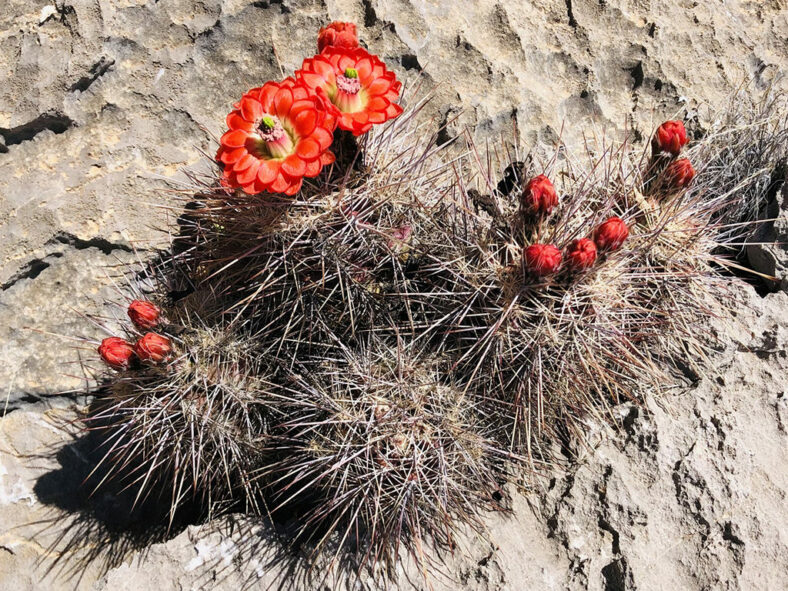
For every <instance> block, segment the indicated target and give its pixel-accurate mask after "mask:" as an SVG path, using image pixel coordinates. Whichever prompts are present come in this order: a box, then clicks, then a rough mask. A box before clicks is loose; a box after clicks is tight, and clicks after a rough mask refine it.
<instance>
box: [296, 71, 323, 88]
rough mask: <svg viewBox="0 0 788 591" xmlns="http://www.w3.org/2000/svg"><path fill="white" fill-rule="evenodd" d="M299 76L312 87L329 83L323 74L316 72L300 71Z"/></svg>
mask: <svg viewBox="0 0 788 591" xmlns="http://www.w3.org/2000/svg"><path fill="white" fill-rule="evenodd" d="M298 77H299V78H301V79H302V80H303V81H304V83H305V84H307V85H308V86H310V87H311V88H319V87H321V86H325V85H326V84H328V82H327V81H326V79H325V78H324V77H323V76H322V75H320V74H316V73H315V72H305V71H300V72H299V76H298Z"/></svg>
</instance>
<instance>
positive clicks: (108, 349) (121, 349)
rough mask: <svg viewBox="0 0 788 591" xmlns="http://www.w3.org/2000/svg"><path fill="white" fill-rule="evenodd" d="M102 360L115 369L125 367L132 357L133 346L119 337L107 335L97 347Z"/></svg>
mask: <svg viewBox="0 0 788 591" xmlns="http://www.w3.org/2000/svg"><path fill="white" fill-rule="evenodd" d="M98 352H99V355H101V358H102V359H103V360H104V362H105V363H106V364H107V365H109V366H111V367H114V368H116V369H126V368H127V367H128V366H129V363H130V362H131V359H132V358H133V357H134V347H133V346H132V345H131V343H129V342H127V341H124V340H123V339H122V338H120V337H108V338H106V339H104V340H103V341H101V345H99V348H98Z"/></svg>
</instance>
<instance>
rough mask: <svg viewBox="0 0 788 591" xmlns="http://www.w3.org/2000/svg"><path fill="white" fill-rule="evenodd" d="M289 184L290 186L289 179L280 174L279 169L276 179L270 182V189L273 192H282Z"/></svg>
mask: <svg viewBox="0 0 788 591" xmlns="http://www.w3.org/2000/svg"><path fill="white" fill-rule="evenodd" d="M289 186H290V180H288V179H287V178H286V177H285V176H284V175H283V174H282V171H279V174H278V175H277V176H276V180H274V182H273V183H271V190H272V191H273V192H274V193H284V192H285V191H286V190H287V188H288V187H289Z"/></svg>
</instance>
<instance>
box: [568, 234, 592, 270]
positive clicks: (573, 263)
mask: <svg viewBox="0 0 788 591" xmlns="http://www.w3.org/2000/svg"><path fill="white" fill-rule="evenodd" d="M566 260H567V262H568V263H569V266H570V267H572V268H573V269H578V270H580V269H588V268H589V267H590V266H591V265H593V264H594V261H595V260H596V244H594V241H593V240H591V239H590V238H580V239H579V240H573V241H572V243H571V244H570V245H569V248H567V249H566Z"/></svg>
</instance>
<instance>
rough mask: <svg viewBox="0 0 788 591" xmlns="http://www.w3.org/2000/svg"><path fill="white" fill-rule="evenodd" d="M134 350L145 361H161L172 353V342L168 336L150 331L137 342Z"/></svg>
mask: <svg viewBox="0 0 788 591" xmlns="http://www.w3.org/2000/svg"><path fill="white" fill-rule="evenodd" d="M134 352H135V353H136V354H137V357H139V358H140V359H142V360H143V361H153V362H154V363H159V362H160V361H164V360H165V359H166V358H167V357H169V355H170V353H172V344H171V343H170V339H168V338H167V337H165V336H162V335H160V334H156V333H155V332H149V333H146V334H145V336H143V337H142V338H141V339H140V340H138V341H137V342H136V343H135V345H134Z"/></svg>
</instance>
